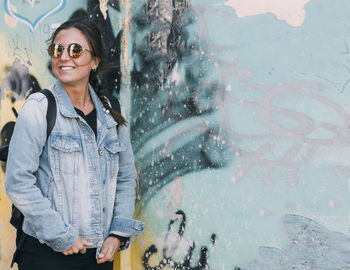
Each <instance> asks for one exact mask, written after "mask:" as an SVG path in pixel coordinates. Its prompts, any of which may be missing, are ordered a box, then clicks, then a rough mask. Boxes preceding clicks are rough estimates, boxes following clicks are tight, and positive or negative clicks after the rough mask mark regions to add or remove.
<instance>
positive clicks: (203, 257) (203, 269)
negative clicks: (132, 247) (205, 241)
mask: <svg viewBox="0 0 350 270" xmlns="http://www.w3.org/2000/svg"><path fill="white" fill-rule="evenodd" d="M176 215H177V216H178V217H177V219H179V220H181V221H180V225H179V229H178V232H177V237H175V240H174V237H171V234H172V227H173V225H174V223H175V220H171V221H170V222H169V225H168V230H167V232H166V234H165V237H164V247H163V259H161V260H160V262H159V263H158V265H155V266H150V264H149V260H150V257H151V256H152V255H153V254H156V253H157V252H158V249H157V247H156V245H151V246H150V247H149V248H148V249H147V250H146V251H145V253H144V256H143V260H142V263H143V266H144V267H145V269H146V270H160V269H163V268H164V267H166V266H168V267H170V268H171V269H175V270H180V269H181V270H209V269H210V267H209V265H208V248H207V247H206V246H202V247H201V250H200V257H199V261H198V263H197V265H196V266H191V261H192V255H193V251H194V249H195V247H196V245H195V243H191V244H190V246H189V248H188V251H187V254H186V255H185V257H184V258H183V259H182V260H181V262H179V261H175V260H174V259H173V255H174V253H175V251H176V250H177V249H178V248H179V245H180V241H181V240H182V238H183V234H184V232H185V227H186V215H185V213H184V212H183V211H181V210H178V211H177V212H176ZM211 240H212V242H213V244H215V240H216V235H215V234H212V236H211Z"/></svg>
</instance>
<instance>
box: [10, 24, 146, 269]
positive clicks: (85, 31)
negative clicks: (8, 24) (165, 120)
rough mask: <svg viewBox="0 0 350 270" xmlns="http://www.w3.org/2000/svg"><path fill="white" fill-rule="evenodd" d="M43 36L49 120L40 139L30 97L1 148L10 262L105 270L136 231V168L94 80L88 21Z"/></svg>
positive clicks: (93, 33)
mask: <svg viewBox="0 0 350 270" xmlns="http://www.w3.org/2000/svg"><path fill="white" fill-rule="evenodd" d="M51 41H52V42H51V44H50V46H49V48H48V53H49V55H50V56H51V63H52V71H53V73H54V75H55V76H56V78H57V81H56V82H55V83H54V84H53V85H51V86H50V87H48V89H49V90H50V91H51V92H52V94H53V95H54V97H55V99H56V102H57V118H56V123H55V126H54V128H53V130H52V132H51V133H50V136H49V137H48V138H47V140H46V119H45V115H46V113H45V112H46V110H47V106H48V105H47V104H48V103H47V99H46V98H45V96H44V95H42V94H41V93H36V94H33V95H31V96H30V97H29V98H28V100H27V101H26V103H25V104H24V105H23V108H22V110H21V113H20V114H19V117H18V120H17V123H16V126H15V130H14V133H13V136H12V139H11V144H10V148H9V155H8V161H7V171H6V180H5V185H6V191H7V194H8V196H9V197H10V199H11V200H12V201H13V204H14V205H15V206H16V207H17V208H18V209H19V210H20V211H21V212H22V213H23V215H24V217H25V218H24V222H23V227H22V229H23V232H24V233H23V234H22V235H23V236H24V237H22V238H21V239H19V240H21V241H19V243H22V244H20V245H19V246H18V247H17V249H18V251H19V252H17V253H16V254H18V256H17V257H16V258H14V259H15V261H17V263H18V266H19V269H20V270H27V269H37V270H40V269H52V270H55V269H66V270H69V269H90V270H94V269H100V270H103V269H106V270H111V269H112V268H113V259H114V255H115V254H116V252H117V251H118V250H122V249H126V248H128V246H129V244H130V242H131V240H132V236H133V235H138V234H140V233H141V232H142V230H143V223H142V222H140V221H137V220H133V219H132V216H133V212H134V203H135V185H136V183H135V180H136V169H135V165H134V156H133V151H132V148H131V143H130V136H129V132H128V128H127V127H126V123H127V122H126V120H125V118H124V117H125V113H124V109H123V108H122V110H121V112H122V113H119V112H117V111H114V110H113V109H112V108H111V106H110V103H109V101H108V100H107V98H106V97H105V96H104V94H103V91H102V89H101V88H102V87H101V85H100V83H99V81H98V77H97V76H98V70H99V69H100V68H99V67H100V66H101V65H102V64H103V62H104V61H103V58H104V57H103V49H102V43H101V34H100V32H99V29H98V28H97V27H96V26H95V25H94V24H93V23H92V22H90V21H84V20H80V21H68V22H65V23H64V24H62V25H61V26H60V27H59V28H58V29H57V30H56V31H55V32H54V33H53V36H52V38H51ZM23 239H24V241H23Z"/></svg>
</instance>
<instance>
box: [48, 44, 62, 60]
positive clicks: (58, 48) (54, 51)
mask: <svg viewBox="0 0 350 270" xmlns="http://www.w3.org/2000/svg"><path fill="white" fill-rule="evenodd" d="M48 52H49V55H50V56H51V57H53V58H58V57H60V56H61V55H62V52H63V47H62V45H61V44H51V45H50V46H49V48H48Z"/></svg>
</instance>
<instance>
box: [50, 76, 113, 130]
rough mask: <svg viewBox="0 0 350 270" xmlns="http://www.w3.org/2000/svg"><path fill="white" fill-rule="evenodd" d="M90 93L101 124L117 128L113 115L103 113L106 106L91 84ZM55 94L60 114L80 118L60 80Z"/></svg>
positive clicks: (55, 88) (57, 82)
mask: <svg viewBox="0 0 350 270" xmlns="http://www.w3.org/2000/svg"><path fill="white" fill-rule="evenodd" d="M89 91H90V96H91V98H92V101H93V103H94V105H95V109H96V114H97V118H98V120H99V121H100V122H101V124H102V125H103V126H105V127H107V128H111V127H113V126H116V125H117V123H116V122H115V121H114V118H113V117H112V115H111V114H110V113H109V114H106V112H105V111H103V108H104V106H103V104H102V102H101V100H100V98H99V97H98V96H97V94H96V92H95V91H94V89H93V88H92V87H91V85H90V84H89ZM53 92H54V95H55V97H56V100H57V104H58V107H59V111H60V113H61V114H62V115H63V116H65V117H70V118H79V115H78V113H77V112H76V111H75V109H74V106H73V104H72V102H71V100H70V98H69V96H68V94H67V92H66V90H65V89H64V88H63V86H62V84H61V83H60V82H59V81H58V80H57V81H56V82H55V84H54V87H53Z"/></svg>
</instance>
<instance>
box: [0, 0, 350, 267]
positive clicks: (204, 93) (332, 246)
mask: <svg viewBox="0 0 350 270" xmlns="http://www.w3.org/2000/svg"><path fill="white" fill-rule="evenodd" d="M0 17H1V18H2V20H3V23H2V24H0V43H1V46H0V48H2V50H0V57H1V62H0V88H1V107H0V115H1V125H0V127H1V143H2V144H4V143H6V140H7V139H8V137H9V136H10V134H11V132H12V129H13V124H14V121H15V119H16V115H17V113H18V112H19V111H20V108H21V105H22V104H23V101H24V100H25V98H26V96H27V95H28V94H29V93H31V92H35V91H39V90H40V89H41V88H44V87H45V86H47V85H48V84H49V83H50V82H51V81H53V79H54V78H53V77H52V75H51V73H50V67H49V65H48V60H49V59H48V55H47V52H46V47H47V43H46V40H47V39H48V38H49V37H50V35H51V33H52V32H53V31H54V29H55V28H56V27H57V25H59V24H60V23H62V22H63V21H65V20H67V19H68V18H71V17H74V18H78V17H90V18H92V19H93V20H95V21H96V23H97V24H98V25H99V26H100V28H101V30H102V32H103V41H104V46H105V51H106V53H107V55H108V57H109V58H110V59H113V60H114V61H115V63H116V65H115V68H114V69H113V70H112V71H111V72H110V73H108V74H104V77H103V78H101V81H102V82H103V84H104V88H105V90H106V92H107V93H108V94H111V95H115V96H119V97H120V99H121V101H122V103H123V104H124V105H125V107H126V108H127V111H128V115H129V127H130V132H131V135H132V143H133V148H134V152H135V158H136V166H137V169H138V179H137V180H138V185H137V211H136V216H137V218H138V219H141V220H142V221H144V222H145V231H144V233H143V234H142V235H141V236H139V237H137V238H135V241H134V243H133V245H132V246H131V248H130V249H129V251H128V252H124V253H123V254H122V256H121V257H118V260H117V261H118V263H117V264H116V267H115V268H116V269H123V270H124V269H146V270H160V269H188V270H190V269H197V270H200V269H203V270H204V269H222V270H226V269H236V270H238V269H242V270H243V269H246V270H259V269H262V270H264V269H266V270H267V269H269V270H270V269H281V270H282V269H300V270H302V269H317V270H323V269H324V270H326V269H327V270H328V269H332V270H333V269H337V270H338V269H339V270H340V269H350V236H349V225H350V224H349V223H350V216H349V213H350V212H349V202H350V199H349V197H350V196H349V183H350V182H349V179H350V162H349V160H350V147H349V143H350V85H349V82H350V53H349V46H350V45H349V44H350V3H349V2H348V1H346V0H339V1H334V2H332V1H326V0H317V1H316V0H283V1H280V0H246V1H238V0H210V1H209V0H192V1H190V0H171V1H170V0H134V1H129V0H124V1H119V0H113V1H106V0H100V1H97V0H89V1H83V0H79V1H65V0H57V1H28V0H25V1H16V0H4V1H3V3H2V6H1V8H0ZM4 166H5V164H2V170H1V172H0V173H1V175H0V181H1V190H0V199H1V203H0V207H1V209H0V222H1V226H0V230H1V235H2V237H1V240H0V241H1V247H0V248H1V257H0V265H1V269H9V262H10V260H11V253H12V251H13V248H14V241H13V239H14V231H13V229H12V228H11V227H10V225H9V223H8V220H9V216H10V211H9V209H10V202H9V201H8V199H7V197H6V195H5V193H4V189H3V184H4V183H3V182H4Z"/></svg>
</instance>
